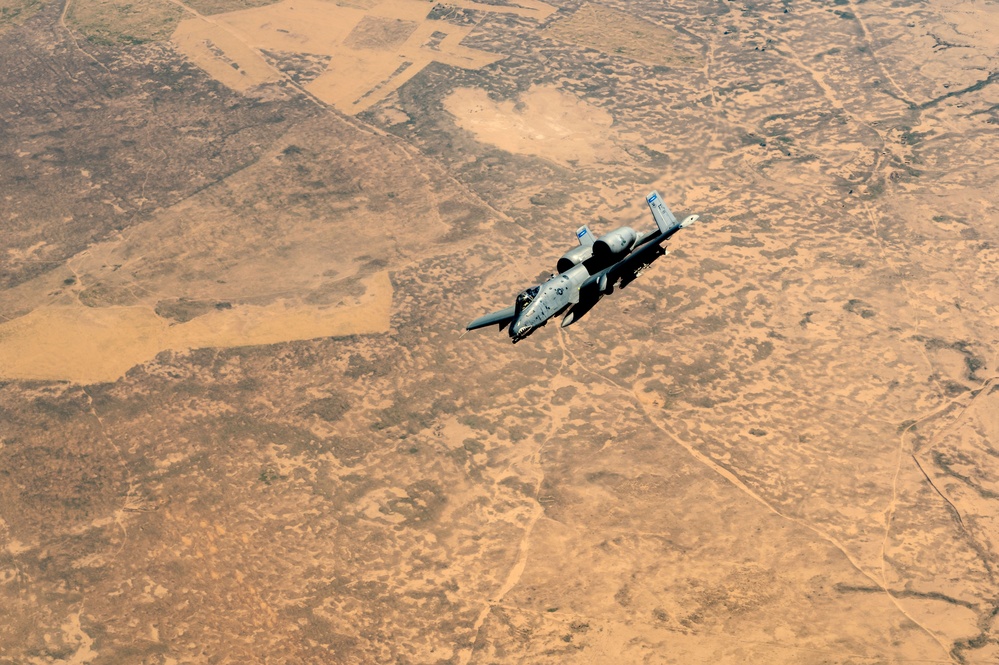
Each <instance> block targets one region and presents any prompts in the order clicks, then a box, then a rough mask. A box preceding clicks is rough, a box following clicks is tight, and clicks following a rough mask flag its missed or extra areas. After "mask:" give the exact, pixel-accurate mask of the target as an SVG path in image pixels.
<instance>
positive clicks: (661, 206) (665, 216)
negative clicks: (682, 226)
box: [645, 192, 678, 233]
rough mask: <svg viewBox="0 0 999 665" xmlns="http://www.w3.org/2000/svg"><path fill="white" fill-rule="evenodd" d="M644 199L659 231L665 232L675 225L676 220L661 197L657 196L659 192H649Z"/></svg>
mask: <svg viewBox="0 0 999 665" xmlns="http://www.w3.org/2000/svg"><path fill="white" fill-rule="evenodd" d="M645 200H646V201H648V203H649V208H650V209H651V210H652V216H653V217H654V218H655V220H656V226H658V227H659V232H660V233H666V232H667V231H669V230H670V229H671V228H673V227H675V226H677V224H678V222H677V221H676V217H674V216H673V213H672V212H670V209H669V208H668V207H666V203H665V201H663V197H661V196H659V192H650V193H649V195H648V196H646V197H645Z"/></svg>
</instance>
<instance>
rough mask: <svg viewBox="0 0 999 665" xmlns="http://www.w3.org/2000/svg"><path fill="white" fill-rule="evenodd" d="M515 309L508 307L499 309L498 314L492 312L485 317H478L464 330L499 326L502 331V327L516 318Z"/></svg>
mask: <svg viewBox="0 0 999 665" xmlns="http://www.w3.org/2000/svg"><path fill="white" fill-rule="evenodd" d="M516 310H517V308H516V307H515V306H514V305H510V306H509V307H507V308H506V309H501V310H499V311H498V312H493V313H492V314H486V315H485V316H480V317H479V318H477V319H475V320H474V321H472V322H471V323H469V324H468V325H467V326H465V330H476V329H478V328H485V327H486V326H492V325H499V326H500V328H501V329H502V327H503V326H505V325H506V324H508V323H510V321H512V320H513V318H514V317H515V316H517V311H516Z"/></svg>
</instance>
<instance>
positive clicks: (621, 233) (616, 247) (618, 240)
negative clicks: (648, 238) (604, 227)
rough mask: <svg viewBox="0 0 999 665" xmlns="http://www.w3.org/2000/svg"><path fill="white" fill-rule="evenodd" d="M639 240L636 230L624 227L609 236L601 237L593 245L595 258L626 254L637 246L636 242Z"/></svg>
mask: <svg viewBox="0 0 999 665" xmlns="http://www.w3.org/2000/svg"><path fill="white" fill-rule="evenodd" d="M637 240H638V234H637V233H635V229H633V228H631V227H628V226H622V227H621V228H619V229H615V230H613V231H611V232H610V233H608V234H607V235H602V236H600V237H599V238H598V239H597V241H596V242H595V243H593V255H594V256H606V255H607V254H620V253H621V252H626V251H628V250H629V249H631V248H632V247H634V246H635V242H636V241H637Z"/></svg>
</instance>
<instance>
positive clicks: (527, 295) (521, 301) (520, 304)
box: [507, 286, 541, 312]
mask: <svg viewBox="0 0 999 665" xmlns="http://www.w3.org/2000/svg"><path fill="white" fill-rule="evenodd" d="M540 289H541V287H540V286H532V287H531V288H529V289H527V290H525V291H521V292H520V293H519V294H517V311H518V312H519V311H521V310H522V309H524V308H525V307H527V306H528V305H530V304H531V301H532V300H534V296H536V295H538V291H539V290H540ZM507 302H509V301H507Z"/></svg>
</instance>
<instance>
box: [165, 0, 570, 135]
mask: <svg viewBox="0 0 999 665" xmlns="http://www.w3.org/2000/svg"><path fill="white" fill-rule="evenodd" d="M457 6H459V7H462V8H466V9H472V10H475V11H479V12H504V13H510V14H514V15H520V16H529V17H532V18H535V19H542V18H544V17H546V16H548V15H549V14H551V12H552V11H554V8H553V7H551V6H549V5H546V4H544V3H543V2H536V1H532V2H526V3H520V4H518V5H516V6H514V5H504V4H497V5H491V4H478V3H475V2H461V3H458V5H457ZM431 7H432V6H431V5H428V3H426V2H422V1H420V0H381V1H380V2H371V3H365V4H363V5H361V4H358V5H352V4H350V3H334V2H325V1H323V0H286V1H285V2H280V3H277V4H274V5H268V6H266V7H259V8H255V9H248V10H244V11H238V12H231V13H225V14H217V15H214V16H211V17H204V16H198V17H196V18H192V19H188V20H186V21H183V22H181V24H180V25H179V26H178V27H177V31H176V32H175V33H174V36H173V40H174V42H175V43H176V44H177V46H178V48H179V49H180V50H181V51H182V52H183V53H185V54H186V55H187V56H188V57H190V58H191V59H192V60H194V61H195V62H196V63H198V66H200V67H201V68H203V69H204V70H205V71H206V72H208V73H209V74H210V75H211V76H212V77H214V78H215V79H217V80H218V81H220V82H222V83H224V84H225V85H227V86H229V87H231V88H233V89H236V90H247V89H249V88H252V87H254V86H258V85H261V84H264V83H266V82H268V81H272V80H275V78H277V77H279V76H280V73H279V72H276V71H275V70H274V69H273V68H271V67H270V65H268V63H267V61H266V59H265V58H264V57H263V56H262V55H261V53H260V52H259V51H260V50H261V49H265V50H280V51H285V52H290V53H303V54H310V55H324V56H329V57H330V62H329V66H328V67H327V69H326V70H325V71H324V72H323V73H322V74H321V75H320V76H319V77H318V78H316V79H315V80H314V81H311V82H310V83H309V84H308V85H307V86H306V89H307V90H308V91H309V92H310V93H311V94H313V95H315V96H316V97H318V98H319V99H321V100H323V101H324V102H326V103H328V104H331V105H332V106H334V107H336V108H337V109H338V110H340V111H342V112H344V113H347V114H350V115H353V114H356V113H360V112H362V111H364V110H366V109H368V108H370V107H371V106H372V105H374V104H376V103H378V102H379V101H381V100H382V99H384V98H385V97H386V96H387V95H389V94H390V93H391V92H392V91H394V90H396V89H397V88H399V86H401V85H403V84H404V83H405V82H406V81H408V80H410V79H411V78H412V77H413V76H415V75H416V74H418V73H419V72H420V71H421V70H422V69H423V68H424V67H426V66H427V65H429V64H430V63H431V62H441V63H445V64H449V65H453V66H455V67H464V68H469V69H478V68H480V67H484V66H486V65H489V64H492V63H494V62H496V61H497V60H499V59H500V58H501V57H503V56H500V55H496V54H492V53H486V52H483V51H478V50H475V49H471V48H466V47H464V46H461V45H460V43H461V41H462V40H463V39H465V37H467V36H468V34H469V33H470V32H471V30H472V28H473V26H472V25H466V26H462V25H454V24H452V23H448V22H445V21H439V20H430V19H429V18H428V12H429V11H430V9H431Z"/></svg>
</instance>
